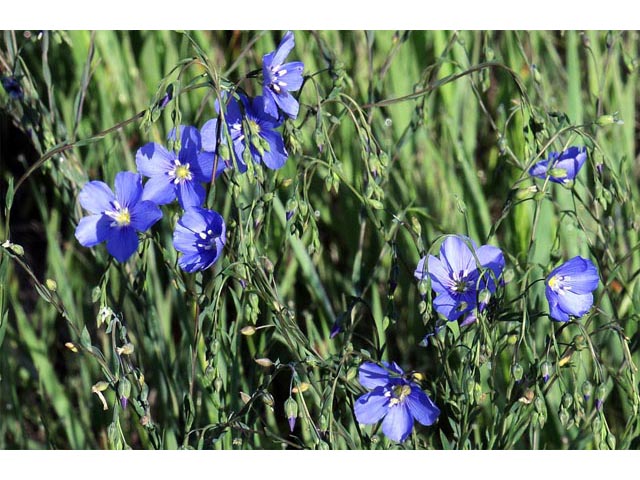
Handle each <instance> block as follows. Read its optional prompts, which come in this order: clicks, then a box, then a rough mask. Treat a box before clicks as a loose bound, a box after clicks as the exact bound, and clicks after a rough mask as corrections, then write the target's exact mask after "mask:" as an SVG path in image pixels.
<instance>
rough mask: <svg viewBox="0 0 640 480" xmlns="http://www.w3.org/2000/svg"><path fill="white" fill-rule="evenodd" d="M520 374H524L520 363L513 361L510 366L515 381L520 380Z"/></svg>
mask: <svg viewBox="0 0 640 480" xmlns="http://www.w3.org/2000/svg"><path fill="white" fill-rule="evenodd" d="M522 375H524V369H523V368H522V365H520V364H519V363H514V364H513V365H512V366H511V376H512V377H513V379H514V380H515V381H516V382H519V381H520V380H522Z"/></svg>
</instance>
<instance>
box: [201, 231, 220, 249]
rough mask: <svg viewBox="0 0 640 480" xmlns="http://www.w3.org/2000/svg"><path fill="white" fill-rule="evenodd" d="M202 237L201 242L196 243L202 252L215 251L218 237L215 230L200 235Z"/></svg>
mask: <svg viewBox="0 0 640 480" xmlns="http://www.w3.org/2000/svg"><path fill="white" fill-rule="evenodd" d="M198 236H199V237H200V240H201V241H200V242H196V247H198V248H201V249H202V250H213V249H214V248H216V243H215V240H216V237H215V235H214V234H213V230H211V229H209V230H207V231H206V232H200V233H198Z"/></svg>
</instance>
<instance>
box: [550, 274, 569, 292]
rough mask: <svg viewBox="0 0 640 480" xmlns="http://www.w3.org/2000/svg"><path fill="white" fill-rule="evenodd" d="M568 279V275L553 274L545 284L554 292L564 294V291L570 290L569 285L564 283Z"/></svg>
mask: <svg viewBox="0 0 640 480" xmlns="http://www.w3.org/2000/svg"><path fill="white" fill-rule="evenodd" d="M569 280H571V277H570V276H569V275H554V276H553V277H551V278H550V279H549V281H548V282H547V285H549V288H550V289H551V290H553V291H554V292H556V293H558V294H560V295H564V293H565V292H568V291H570V290H571V285H567V284H566V282H568V281H569Z"/></svg>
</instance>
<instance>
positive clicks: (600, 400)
mask: <svg viewBox="0 0 640 480" xmlns="http://www.w3.org/2000/svg"><path fill="white" fill-rule="evenodd" d="M606 396H607V386H606V385H605V384H604V383H601V384H600V385H598V388H597V389H596V409H597V410H601V409H602V405H603V404H604V399H605V397H606Z"/></svg>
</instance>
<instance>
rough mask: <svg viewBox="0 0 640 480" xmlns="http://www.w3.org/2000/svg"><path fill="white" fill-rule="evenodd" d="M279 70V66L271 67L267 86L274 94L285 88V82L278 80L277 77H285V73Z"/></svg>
mask: <svg viewBox="0 0 640 480" xmlns="http://www.w3.org/2000/svg"><path fill="white" fill-rule="evenodd" d="M279 68H280V65H278V66H276V67H271V78H270V84H269V86H270V87H271V90H273V91H274V92H276V93H280V92H281V90H282V87H286V86H287V84H286V82H283V81H282V80H278V78H279V77H282V76H283V75H286V74H287V71H286V70H284V69H282V70H279Z"/></svg>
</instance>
